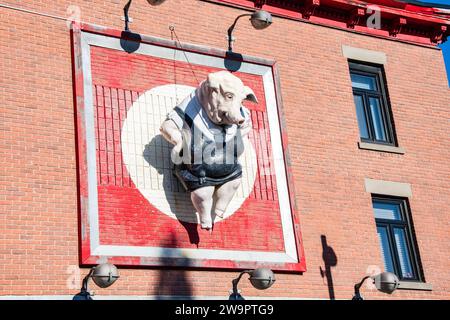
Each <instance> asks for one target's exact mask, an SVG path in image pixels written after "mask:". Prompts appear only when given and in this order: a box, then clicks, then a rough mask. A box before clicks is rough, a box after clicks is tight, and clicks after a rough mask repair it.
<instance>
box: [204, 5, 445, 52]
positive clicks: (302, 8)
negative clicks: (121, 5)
mask: <svg viewBox="0 0 450 320" xmlns="http://www.w3.org/2000/svg"><path fill="white" fill-rule="evenodd" d="M203 1H207V2H213V3H217V4H224V5H228V6H232V7H237V8H241V9H247V10H254V9H255V8H262V9H264V10H267V11H269V12H270V13H272V15H274V16H276V17H281V18H287V19H292V20H297V21H302V22H306V23H313V24H316V25H321V26H325V27H332V28H337V29H340V30H345V31H351V32H357V33H361V34H365V35H370V36H376V37H380V38H385V39H390V40H395V41H401V42H406V43H411V44H417V45H422V46H428V47H435V46H436V43H435V41H433V38H432V37H433V34H432V32H431V31H430V30H436V29H438V28H440V26H447V25H450V19H448V18H447V17H446V16H443V15H439V14H437V13H436V12H438V11H429V10H416V9H414V11H411V9H410V6H404V8H402V7H391V6H387V5H388V4H389V2H384V1H381V0H372V1H371V2H363V1H359V0H321V1H318V0H314V1H312V0H307V1H306V2H304V1H292V2H289V5H290V7H287V5H286V3H287V2H286V1H284V2H283V1H267V2H266V4H264V5H262V6H261V7H259V6H257V5H256V4H255V3H254V2H253V1H245V0H203ZM371 5H376V6H377V7H378V8H379V9H380V12H381V17H382V25H383V28H384V29H381V30H377V29H373V28H369V27H367V26H363V25H359V26H357V27H355V25H356V24H357V23H355V22H354V20H353V21H352V18H355V16H354V12H355V10H357V9H363V10H366V9H367V8H368V7H370V6H371ZM408 9H409V10H408ZM321 12H322V13H323V12H328V13H330V14H327V15H323V14H321ZM331 13H333V14H331ZM400 18H406V19H408V29H410V30H416V31H418V32H413V33H411V32H408V33H407V32H404V33H395V32H393V33H392V32H390V29H389V28H388V29H386V28H385V27H384V26H385V25H388V26H389V25H392V20H394V21H395V20H397V19H400ZM349 22H350V23H349ZM446 32H447V33H446V35H448V33H449V32H448V31H446ZM434 39H435V38H434ZM440 39H443V40H439V41H445V39H446V36H445V35H444V36H443V37H441V38H440Z"/></svg>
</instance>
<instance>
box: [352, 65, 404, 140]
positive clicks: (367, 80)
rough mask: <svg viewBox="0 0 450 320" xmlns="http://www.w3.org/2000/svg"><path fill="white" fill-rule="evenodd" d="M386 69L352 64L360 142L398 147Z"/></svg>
mask: <svg viewBox="0 0 450 320" xmlns="http://www.w3.org/2000/svg"><path fill="white" fill-rule="evenodd" d="M383 72H384V71H383V68H382V67H379V66H374V65H367V64H360V63H355V62H350V77H351V81H352V88H353V98H354V101H355V107H356V117H357V120H358V126H359V134H360V137H361V141H363V142H371V143H379V144H387V145H393V146H395V145H396V141H395V135H394V129H393V121H392V115H391V112H390V107H389V104H388V99H387V93H386V92H387V90H386V87H385V80H384V73H383Z"/></svg>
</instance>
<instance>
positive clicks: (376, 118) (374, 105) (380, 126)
mask: <svg viewBox="0 0 450 320" xmlns="http://www.w3.org/2000/svg"><path fill="white" fill-rule="evenodd" d="M369 105H370V112H371V113H372V124H373V128H374V131H375V139H376V140H379V141H386V140H387V139H386V132H385V130H384V121H383V116H382V113H381V104H380V99H378V98H372V97H371V98H369Z"/></svg>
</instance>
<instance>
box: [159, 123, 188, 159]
mask: <svg viewBox="0 0 450 320" xmlns="http://www.w3.org/2000/svg"><path fill="white" fill-rule="evenodd" d="M159 131H160V132H161V134H162V136H163V137H164V139H166V140H167V141H168V142H169V143H171V144H173V149H172V159H174V156H175V157H176V156H178V155H179V153H180V151H181V149H182V147H183V135H182V134H181V131H180V129H178V127H177V125H176V124H175V122H173V121H172V120H170V119H168V120H166V121H164V122H163V124H162V125H161V128H159Z"/></svg>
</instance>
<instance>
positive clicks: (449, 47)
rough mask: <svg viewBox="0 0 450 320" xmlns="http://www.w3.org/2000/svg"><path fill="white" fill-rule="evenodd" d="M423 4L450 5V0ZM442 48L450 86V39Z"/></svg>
mask: <svg viewBox="0 0 450 320" xmlns="http://www.w3.org/2000/svg"><path fill="white" fill-rule="evenodd" d="M422 2H427V3H440V4H448V5H450V0H426V1H422ZM440 47H441V48H442V53H443V54H444V61H445V66H446V69H447V78H448V85H449V86H450V37H449V39H448V40H447V42H445V43H444V44H442V45H441V46H440Z"/></svg>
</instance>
